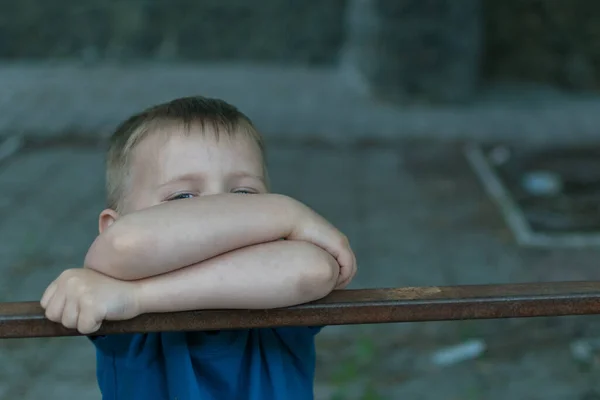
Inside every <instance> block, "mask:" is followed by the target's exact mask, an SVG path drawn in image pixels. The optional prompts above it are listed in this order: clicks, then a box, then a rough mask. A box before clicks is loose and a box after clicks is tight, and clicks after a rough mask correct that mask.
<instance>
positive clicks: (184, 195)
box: [169, 193, 195, 201]
mask: <svg viewBox="0 0 600 400" xmlns="http://www.w3.org/2000/svg"><path fill="white" fill-rule="evenodd" d="M193 197H195V196H194V195H193V194H192V193H179V194H176V195H175V196H173V197H169V201H171V200H181V199H191V198H193Z"/></svg>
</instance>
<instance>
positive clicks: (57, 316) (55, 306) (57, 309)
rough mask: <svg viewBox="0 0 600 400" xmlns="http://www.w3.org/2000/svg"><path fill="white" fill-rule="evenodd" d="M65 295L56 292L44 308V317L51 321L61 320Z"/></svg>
mask: <svg viewBox="0 0 600 400" xmlns="http://www.w3.org/2000/svg"><path fill="white" fill-rule="evenodd" d="M65 301H66V298H65V295H64V294H62V293H60V292H57V293H55V295H54V296H53V297H52V301H50V303H49V304H48V308H46V318H48V319H49V320H50V321H53V322H61V319H62V313H63V309H64V308H65Z"/></svg>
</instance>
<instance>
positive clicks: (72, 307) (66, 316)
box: [61, 298, 79, 329]
mask: <svg viewBox="0 0 600 400" xmlns="http://www.w3.org/2000/svg"><path fill="white" fill-rule="evenodd" d="M78 319H79V304H78V302H77V301H76V299H72V298H71V299H68V300H67V301H66V303H65V308H64V310H63V314H62V319H61V322H62V324H63V325H64V326H65V327H67V328H69V329H75V328H77V320H78Z"/></svg>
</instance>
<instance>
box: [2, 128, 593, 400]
mask: <svg viewBox="0 0 600 400" xmlns="http://www.w3.org/2000/svg"><path fill="white" fill-rule="evenodd" d="M436 143H438V142H433V141H400V142H395V143H388V142H382V143H371V145H370V146H365V145H364V144H363V146H357V147H353V146H340V147H331V146H327V145H324V144H318V143H313V144H312V145H310V144H304V145H300V144H298V145H294V144H291V143H289V141H284V140H281V141H278V140H273V141H272V147H271V155H270V158H271V160H270V162H271V173H272V176H273V182H274V185H275V189H276V190H277V191H280V192H284V193H286V194H289V195H292V196H294V197H297V198H299V199H301V200H303V201H305V202H307V203H308V204H309V205H311V206H312V207H314V208H315V209H317V210H318V211H319V212H321V213H322V214H324V215H325V216H326V217H328V218H329V219H331V220H332V221H333V222H334V223H335V224H337V225H338V226H339V227H340V228H342V229H343V230H344V231H345V232H347V234H348V235H349V237H350V239H351V241H352V243H353V244H354V247H355V249H356V252H357V256H358V260H359V265H360V273H359V275H358V277H357V279H356V281H355V283H354V287H374V286H379V287H382V286H383V287H389V286H404V285H450V284H469V283H504V282H525V281H541V280H562V279H567V280H570V279H598V278H600V270H598V269H597V268H595V261H596V259H597V256H598V251H593V250H587V251H585V250H579V251H574V250H560V251H558V250H554V251H553V250H525V249H521V248H518V247H517V246H515V244H514V243H513V241H512V238H511V235H510V232H509V231H508V230H507V228H506V226H505V224H504V223H503V221H502V219H501V218H500V216H499V214H498V212H497V210H496V209H495V208H494V206H493V205H492V204H491V203H490V201H489V200H488V199H487V197H486V196H485V194H484V193H483V191H482V189H481V188H480V186H479V185H478V183H477V182H476V180H475V177H474V175H473V174H472V173H471V172H470V171H469V169H468V166H467V163H466V162H465V160H464V158H463V157H462V154H461V152H460V149H459V147H457V146H455V145H453V144H448V143H446V144H439V143H438V144H436ZM102 167H103V166H102V154H101V152H100V150H98V149H96V148H93V147H86V146H82V145H78V146H75V145H67V144H65V143H63V144H62V145H56V146H54V147H44V148H41V149H32V150H29V151H22V152H21V153H18V154H17V155H16V156H13V157H12V158H10V159H9V160H7V161H5V162H4V163H2V164H0V221H2V223H1V224H0V238H2V240H1V241H0V273H1V276H2V279H1V280H0V301H20V300H35V299H37V298H39V296H40V294H41V293H42V291H43V289H44V287H45V285H46V284H47V283H48V282H49V281H50V280H51V279H52V278H53V277H54V276H56V275H57V274H58V273H59V272H60V271H61V270H63V269H64V268H68V267H70V266H76V265H79V263H80V262H81V260H82V257H83V255H84V252H85V250H86V248H87V246H88V245H89V243H90V242H91V241H92V240H93V238H94V235H95V234H96V226H97V225H96V218H97V213H98V211H99V210H100V209H101V207H102V205H103V188H102V179H103V171H102ZM598 326H600V324H598V318H596V317H587V318H559V319H536V320H518V321H485V322H483V321H480V322H464V323H425V324H397V325H376V326H354V327H330V328H328V329H326V330H325V331H324V332H323V334H322V335H320V337H319V370H318V385H317V390H318V397H319V398H320V399H323V400H325V399H334V398H338V399H341V398H349V399H351V398H362V399H400V398H405V399H411V400H412V399H423V400H429V399H432V400H433V399H436V400H439V399H451V400H452V399H456V400H459V399H461V400H464V399H485V400H500V399H531V400H536V399H540V400H541V399H544V400H555V399H556V400H565V399H576V400H592V399H598V398H600V397H598V396H599V395H598V394H596V393H600V391H598V392H594V390H600V384H598V379H595V378H596V377H597V374H598V369H597V367H596V366H595V365H594V363H591V364H586V363H583V364H582V363H578V362H576V361H575V360H574V359H573V357H572V355H571V353H570V350H569V344H570V343H571V342H572V341H573V340H574V339H575V338H577V337H582V336H584V337H594V335H597V334H598V333H597V327H598ZM469 338H483V339H484V340H486V341H487V343H488V347H489V348H488V351H487V353H486V354H485V355H484V356H483V357H481V358H479V359H477V360H475V361H467V362H465V363H462V364H458V365H454V366H449V367H445V368H439V367H435V366H433V365H432V364H431V363H430V362H429V361H428V360H429V357H430V355H431V353H432V352H433V351H435V350H436V349H439V348H441V347H443V346H446V345H451V344H457V343H461V342H463V341H464V340H467V339H469ZM350 391H352V392H353V393H354V394H353V395H351V394H348V393H349V392H350ZM594 396H596V397H594ZM45 398H56V399H59V398H74V399H81V400H84V399H98V398H99V394H98V391H97V389H96V383H95V380H94V360H93V352H92V347H91V345H89V344H88V343H87V342H86V341H85V339H80V338H67V339H34V340H6V341H0V399H2V400H4V399H6V400H9V399H10V400H12V399H23V400H28V399H45Z"/></svg>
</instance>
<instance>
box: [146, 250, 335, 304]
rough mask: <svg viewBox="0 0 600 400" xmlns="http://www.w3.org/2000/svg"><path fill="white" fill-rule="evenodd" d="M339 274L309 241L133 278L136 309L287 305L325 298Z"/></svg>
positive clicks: (328, 257)
mask: <svg viewBox="0 0 600 400" xmlns="http://www.w3.org/2000/svg"><path fill="white" fill-rule="evenodd" d="M338 273H339V266H338V264H337V262H336V261H335V259H334V258H333V257H332V256H331V255H330V254H329V253H327V252H325V251H324V250H322V249H320V248H319V247H317V246H314V245H312V244H310V243H306V242H299V241H281V242H271V243H263V244H258V245H254V246H251V247H247V248H243V249H240V250H236V251H233V252H230V253H227V254H223V255H220V256H218V257H215V258H213V259H210V260H207V261H204V262H203V263H201V264H197V265H193V266H190V267H187V268H183V269H180V270H177V271H173V272H170V273H167V274H164V275H161V276H155V277H151V278H147V279H144V280H141V281H138V282H137V283H138V285H139V289H138V290H137V293H138V295H137V299H138V304H139V309H140V312H141V313H149V312H170V311H184V310H196V309H269V308H278V307H287V306H292V305H297V304H302V303H306V302H309V301H313V300H317V299H319V298H321V297H324V296H326V295H327V294H329V293H330V292H331V291H332V290H333V289H334V287H335V285H336V282H337V279H338Z"/></svg>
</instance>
